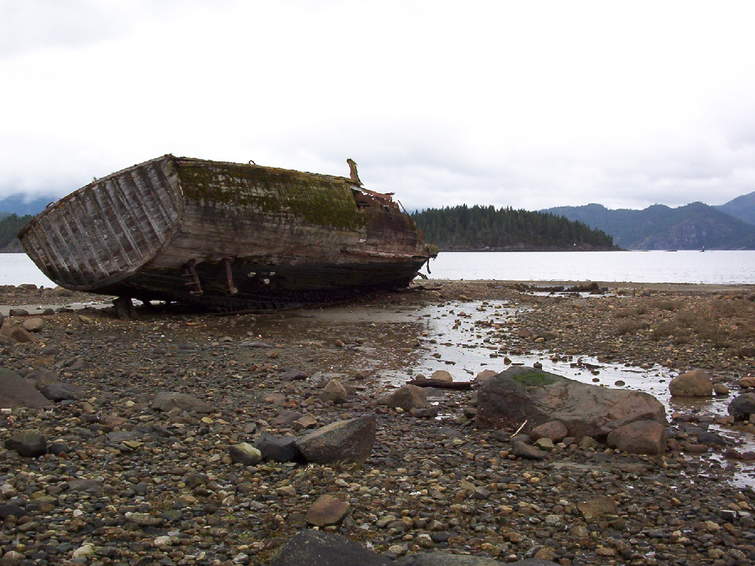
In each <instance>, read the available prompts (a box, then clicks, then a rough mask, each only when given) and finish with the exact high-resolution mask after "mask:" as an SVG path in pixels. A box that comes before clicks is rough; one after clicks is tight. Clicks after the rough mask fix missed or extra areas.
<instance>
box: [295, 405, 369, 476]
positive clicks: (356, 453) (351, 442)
mask: <svg viewBox="0 0 755 566" xmlns="http://www.w3.org/2000/svg"><path fill="white" fill-rule="evenodd" d="M375 432H376V425H375V417H372V416H367V417H359V418H356V419H349V420H346V421H337V422H334V423H331V424H329V425H327V426H323V427H320V428H318V429H316V430H314V431H312V432H311V433H309V434H307V435H306V436H303V437H301V438H299V439H297V440H296V446H297V448H298V449H299V451H300V452H301V454H302V456H304V459H305V460H306V461H307V462H314V463H316V464H330V463H334V462H364V461H365V460H366V459H367V458H368V457H369V455H370V453H371V452H372V445H373V444H374V443H375Z"/></svg>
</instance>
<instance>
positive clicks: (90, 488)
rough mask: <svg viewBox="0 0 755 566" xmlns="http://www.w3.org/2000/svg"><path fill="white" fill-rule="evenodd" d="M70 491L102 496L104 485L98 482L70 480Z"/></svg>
mask: <svg viewBox="0 0 755 566" xmlns="http://www.w3.org/2000/svg"><path fill="white" fill-rule="evenodd" d="M68 489H69V490H70V491H80V492H84V493H91V494H94V495H100V494H101V493H102V491H103V485H102V482H101V481H97V480H87V479H76V480H69V482H68Z"/></svg>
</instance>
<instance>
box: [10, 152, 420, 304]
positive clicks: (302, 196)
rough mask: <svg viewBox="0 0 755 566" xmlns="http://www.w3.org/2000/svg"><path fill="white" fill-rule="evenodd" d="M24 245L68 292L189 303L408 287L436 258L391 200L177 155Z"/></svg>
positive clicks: (139, 169) (344, 183)
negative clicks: (162, 299)
mask: <svg viewBox="0 0 755 566" xmlns="http://www.w3.org/2000/svg"><path fill="white" fill-rule="evenodd" d="M368 193H369V192H368ZM19 237H20V238H21V241H22V244H23V245H24V247H25V249H26V250H27V253H29V255H30V256H31V257H32V259H33V260H34V261H35V262H36V263H37V265H38V266H39V267H40V269H42V271H43V272H45V273H46V274H47V275H48V276H49V277H50V278H51V279H53V280H54V281H56V282H57V283H59V284H61V285H63V286H67V287H71V288H75V289H83V290H89V291H94V292H102V293H108V294H112V293H118V294H123V295H127V296H134V297H140V298H153V297H154V298H173V299H177V300H183V299H190V300H193V301H196V300H198V297H202V299H201V300H209V299H208V297H213V296H214V297H227V296H233V297H234V298H235V299H236V300H238V301H240V302H243V301H253V300H257V299H260V298H264V300H266V301H268V300H273V299H274V298H276V297H278V298H283V300H285V301H293V300H295V299H297V298H299V297H301V296H303V295H308V296H310V297H318V296H325V295H328V294H330V295H338V294H343V293H344V292H349V291H353V290H354V289H358V288H374V287H382V286H399V285H406V284H407V283H408V282H409V281H410V280H411V279H412V278H413V277H414V275H415V274H416V271H417V270H418V269H419V267H421V265H422V264H423V263H424V262H425V261H426V260H427V258H428V257H429V256H430V252H429V250H428V248H427V246H425V244H424V243H423V242H422V241H421V238H419V236H418V234H417V230H416V227H415V226H414V223H413V222H412V220H411V218H410V217H409V216H408V215H406V214H405V213H402V212H401V211H399V210H398V207H396V206H395V205H393V203H391V202H390V200H389V197H388V198H387V197H385V196H381V198H378V197H375V196H372V195H371V194H366V193H365V192H363V190H362V189H360V188H359V187H356V186H355V185H354V184H353V183H352V182H351V181H350V180H349V179H346V178H344V177H334V176H329V175H317V174H312V173H302V172H299V171H291V170H285V169H275V168H269V167H259V166H256V165H241V164H237V163H225V162H213V161H204V160H197V159H188V158H176V157H173V156H171V155H166V156H163V157H161V158H158V159H154V160H151V161H147V162H145V163H142V164H139V165H135V166H133V167H130V168H127V169H124V170H122V171H119V172H117V173H114V174H112V175H109V176H108V177H105V178H103V179H100V180H96V181H95V182H93V183H91V184H89V185H87V186H86V187H84V188H82V189H79V190H78V191H76V192H74V193H72V194H71V195H69V196H67V197H65V198H63V199H62V200H61V201H59V202H58V203H56V204H54V205H53V206H51V207H50V208H48V209H47V210H46V211H44V212H43V213H42V214H40V215H39V216H38V217H37V218H36V219H34V220H33V221H32V222H31V223H30V224H29V226H27V228H26V229H25V230H23V231H22V233H21V234H20V235H19ZM189 265H193V266H194V270H193V271H192V270H191V269H187V266H189ZM187 274H189V275H187ZM197 278H198V281H197ZM200 289H201V292H198V290H200Z"/></svg>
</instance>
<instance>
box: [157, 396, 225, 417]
mask: <svg viewBox="0 0 755 566" xmlns="http://www.w3.org/2000/svg"><path fill="white" fill-rule="evenodd" d="M151 407H152V408H153V409H157V410H158V411H170V410H171V409H181V410H182V411H190V412H196V413H209V412H212V407H211V406H210V404H209V403H207V402H206V401H202V400H201V399H197V398H196V397H193V396H191V395H189V394H187V393H179V392H177V391H161V392H159V393H158V394H157V395H155V398H154V399H153V400H152V404H151Z"/></svg>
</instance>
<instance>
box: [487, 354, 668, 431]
mask: <svg viewBox="0 0 755 566" xmlns="http://www.w3.org/2000/svg"><path fill="white" fill-rule="evenodd" d="M553 420H557V421H560V422H562V423H563V424H564V425H565V426H566V428H567V430H568V434H569V436H573V437H575V438H581V437H583V436H592V437H597V438H604V437H605V436H606V435H607V434H608V433H609V432H611V431H612V430H614V429H615V428H618V427H620V426H622V425H625V424H627V423H630V422H634V421H638V420H654V421H658V422H660V423H665V422H666V411H665V409H664V408H663V405H662V404H661V402H660V401H658V399H656V398H655V397H653V396H652V395H649V394H647V393H642V392H639V391H628V390H622V389H609V388H607V387H600V386H597V385H590V384H587V383H581V382H579V381H575V380H573V379H568V378H566V377H562V376H560V375H556V374H553V373H548V372H545V371H542V370H539V369H535V368H529V367H524V366H522V367H513V368H510V369H507V370H506V371H504V372H501V373H499V374H498V375H496V376H495V377H492V378H490V379H489V380H488V381H487V382H486V383H485V384H484V385H482V387H481V388H480V390H479V392H478V410H477V424H478V425H479V426H480V427H482V428H516V427H518V426H519V425H521V424H522V423H523V422H524V421H527V424H528V427H536V426H538V425H540V424H543V423H546V422H548V421H553Z"/></svg>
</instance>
